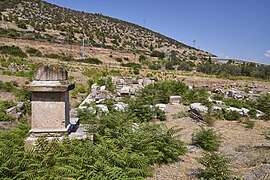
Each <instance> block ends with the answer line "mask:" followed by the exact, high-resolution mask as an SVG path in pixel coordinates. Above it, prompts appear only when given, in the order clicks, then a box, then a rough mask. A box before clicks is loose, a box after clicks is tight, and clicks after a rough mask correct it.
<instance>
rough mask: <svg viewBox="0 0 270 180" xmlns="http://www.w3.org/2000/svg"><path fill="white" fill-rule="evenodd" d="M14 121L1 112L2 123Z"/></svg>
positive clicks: (0, 119)
mask: <svg viewBox="0 0 270 180" xmlns="http://www.w3.org/2000/svg"><path fill="white" fill-rule="evenodd" d="M13 119H14V118H13V117H12V116H10V115H8V114H6V113H4V112H1V111H0V121H12V120H13Z"/></svg>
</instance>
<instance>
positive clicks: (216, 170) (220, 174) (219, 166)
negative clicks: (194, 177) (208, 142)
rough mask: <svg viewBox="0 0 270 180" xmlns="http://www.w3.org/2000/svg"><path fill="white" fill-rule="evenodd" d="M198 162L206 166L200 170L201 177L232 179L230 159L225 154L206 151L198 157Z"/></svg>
mask: <svg viewBox="0 0 270 180" xmlns="http://www.w3.org/2000/svg"><path fill="white" fill-rule="evenodd" d="M198 162H199V163H200V164H202V165H203V166H204V169H201V171H200V174H199V176H200V178H204V179H215V180H225V179H231V178H232V177H231V171H230V169H229V163H230V160H229V159H228V158H227V157H226V156H224V155H223V154H218V153H215V152H212V153H206V154H205V155H204V156H203V157H201V158H199V159H198Z"/></svg>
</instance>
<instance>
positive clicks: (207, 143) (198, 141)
mask: <svg viewBox="0 0 270 180" xmlns="http://www.w3.org/2000/svg"><path fill="white" fill-rule="evenodd" d="M221 142H222V141H221V136H220V135H219V134H217V133H216V132H215V131H214V130H213V129H212V128H201V129H200V130H199V131H197V132H195V133H193V134H192V144H194V145H196V146H199V147H201V148H202V149H204V150H206V151H210V152H211V151H217V150H218V148H219V146H220V145H221Z"/></svg>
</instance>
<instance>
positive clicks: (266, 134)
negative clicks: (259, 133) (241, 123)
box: [263, 129, 270, 140]
mask: <svg viewBox="0 0 270 180" xmlns="http://www.w3.org/2000/svg"><path fill="white" fill-rule="evenodd" d="M263 134H264V136H265V138H266V139H269V140H270V129H269V130H267V131H266V132H264V133H263Z"/></svg>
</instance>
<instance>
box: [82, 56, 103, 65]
mask: <svg viewBox="0 0 270 180" xmlns="http://www.w3.org/2000/svg"><path fill="white" fill-rule="evenodd" d="M84 62H86V63H90V64H102V61H100V60H99V59H97V58H90V57H89V58H86V59H85V60H84Z"/></svg>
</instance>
